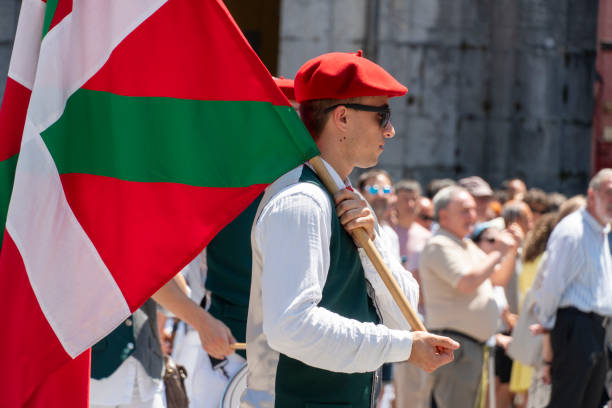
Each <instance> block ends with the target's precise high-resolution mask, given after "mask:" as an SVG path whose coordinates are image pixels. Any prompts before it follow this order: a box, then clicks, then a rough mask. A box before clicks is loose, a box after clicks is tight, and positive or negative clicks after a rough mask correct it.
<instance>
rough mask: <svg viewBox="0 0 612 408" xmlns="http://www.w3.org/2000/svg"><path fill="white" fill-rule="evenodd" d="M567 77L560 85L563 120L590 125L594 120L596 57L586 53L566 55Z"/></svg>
mask: <svg viewBox="0 0 612 408" xmlns="http://www.w3.org/2000/svg"><path fill="white" fill-rule="evenodd" d="M564 59H565V75H564V81H563V83H560V84H559V86H560V93H561V95H560V97H561V103H562V105H563V106H564V108H565V109H564V111H563V118H564V119H566V120H569V121H578V122H582V123H590V122H591V120H592V119H593V109H594V100H593V84H594V83H595V55H594V54H590V53H584V52H575V53H567V54H566V55H565V58H564Z"/></svg>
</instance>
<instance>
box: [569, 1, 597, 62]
mask: <svg viewBox="0 0 612 408" xmlns="http://www.w3.org/2000/svg"><path fill="white" fill-rule="evenodd" d="M597 3H598V2H597V1H570V2H569V4H568V13H567V40H566V45H567V47H568V48H569V49H583V50H593V51H594V47H595V42H594V41H593V40H594V39H595V38H597V9H598V8H597Z"/></svg>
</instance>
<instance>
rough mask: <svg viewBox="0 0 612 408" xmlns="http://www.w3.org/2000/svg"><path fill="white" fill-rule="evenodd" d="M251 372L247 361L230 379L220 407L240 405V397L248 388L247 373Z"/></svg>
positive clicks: (234, 407) (236, 406) (233, 407)
mask: <svg viewBox="0 0 612 408" xmlns="http://www.w3.org/2000/svg"><path fill="white" fill-rule="evenodd" d="M248 372H249V369H248V366H247V363H244V365H243V366H242V367H241V368H240V370H238V371H237V372H236V374H234V376H233V377H232V378H231V379H230V380H229V382H228V383H227V386H226V387H225V390H224V391H223V397H222V398H221V404H220V405H219V407H220V408H238V407H240V397H242V393H243V392H244V390H246V388H247V373H248Z"/></svg>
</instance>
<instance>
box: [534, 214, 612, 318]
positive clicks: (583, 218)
mask: <svg viewBox="0 0 612 408" xmlns="http://www.w3.org/2000/svg"><path fill="white" fill-rule="evenodd" d="M609 232H610V225H606V226H605V227H604V226H602V225H601V224H599V222H597V220H596V219H595V218H594V217H593V216H592V215H591V214H589V212H588V211H586V209H584V208H583V209H581V210H579V211H576V212H574V213H572V214H570V215H568V216H567V217H565V218H564V219H563V220H562V221H561V222H560V223H559V224H558V225H557V226H556V227H555V229H554V230H553V232H552V234H551V236H550V239H549V240H548V244H547V247H546V252H547V256H546V259H545V260H544V261H543V265H542V270H541V275H542V276H541V279H542V280H541V286H540V287H539V288H538V289H537V296H536V298H537V301H536V306H535V313H536V316H537V318H538V320H539V322H540V323H541V324H542V326H544V327H545V328H547V329H552V328H553V327H554V325H555V319H556V313H557V309H559V308H563V307H570V306H571V307H575V308H577V309H578V310H581V311H583V312H586V313H589V312H594V313H596V314H598V315H600V316H610V315H612V260H611V255H610V247H609V243H608V233H609Z"/></svg>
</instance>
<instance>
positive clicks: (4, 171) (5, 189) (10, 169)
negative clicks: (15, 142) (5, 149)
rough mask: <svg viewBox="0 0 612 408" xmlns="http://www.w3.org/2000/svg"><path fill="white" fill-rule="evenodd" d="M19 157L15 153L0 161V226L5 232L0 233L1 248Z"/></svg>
mask: <svg viewBox="0 0 612 408" xmlns="http://www.w3.org/2000/svg"><path fill="white" fill-rule="evenodd" d="M18 157H19V154H15V155H13V156H11V157H9V158H8V159H6V160H3V161H1V162H0V226H1V227H2V232H3V234H2V235H0V248H2V240H3V239H4V228H5V226H6V214H7V212H8V206H9V201H11V193H12V192H13V181H14V180H15V167H17V158H18Z"/></svg>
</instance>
